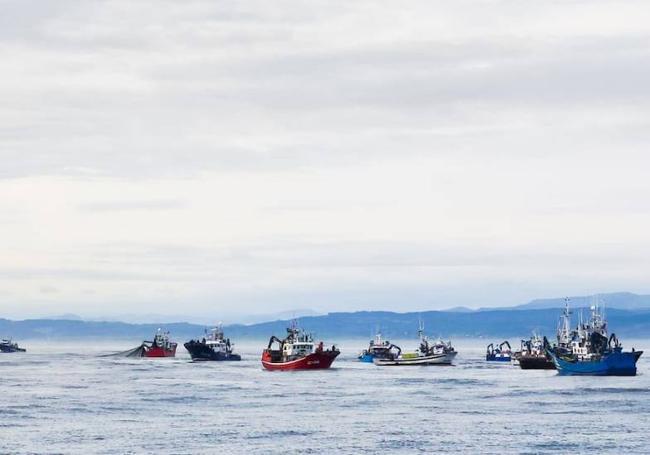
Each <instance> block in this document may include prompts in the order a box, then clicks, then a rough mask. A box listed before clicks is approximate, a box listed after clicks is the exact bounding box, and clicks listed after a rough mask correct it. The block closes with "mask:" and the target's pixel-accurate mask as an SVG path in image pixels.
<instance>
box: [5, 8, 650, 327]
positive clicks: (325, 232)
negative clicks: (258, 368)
mask: <svg viewBox="0 0 650 455" xmlns="http://www.w3.org/2000/svg"><path fill="white" fill-rule="evenodd" d="M648 23H650V6H648V5H647V4H646V3H645V2H640V1H638V2H637V1H631V2H625V4H621V3H620V2H613V1H596V2H593V1H590V2H586V1H585V2H582V1H576V2H555V1H544V2H539V1H453V2H451V1H449V2H445V1H441V2H424V1H422V2H409V3H408V5H403V4H397V3H395V2H363V1H362V2H353V3H350V2H330V1H328V2H324V1H322V2H321V1H308V2H299V3H296V2H272V3H270V2H263V1H250V2H218V3H215V2H212V1H187V2H182V3H179V2H176V1H155V2H153V1H151V2H146V1H143V2H137V3H134V2H127V1H124V2H122V1H83V2H82V1H60V2H52V3H51V4H46V5H44V4H42V3H33V2H29V1H7V2H3V3H2V5H0V99H2V103H1V104H0V160H1V163H2V165H1V166H0V227H1V229H2V230H1V233H2V235H1V236H0V247H2V251H3V255H2V256H1V257H0V270H1V271H2V274H1V275H0V299H1V300H0V302H1V306H0V308H1V309H2V310H4V311H5V312H6V313H7V314H8V315H14V316H17V315H34V314H46V313H64V312H78V313H81V314H84V315H107V314H111V313H114V314H120V313H125V312H131V313H132V312H133V308H134V306H135V308H141V309H142V313H151V312H156V311H158V312H160V313H169V314H178V307H179V306H181V307H183V308H186V309H188V311H194V312H197V313H201V314H212V313H214V314H215V318H219V317H220V316H219V314H243V313H251V314H252V313H268V312H269V311H270V310H276V309H277V310H285V309H291V308H305V307H307V306H309V305H313V306H314V307H316V308H317V309H318V310H320V311H327V310H353V309H361V308H393V309H396V310H410V309H424V308H441V307H451V306H456V305H468V306H489V305H504V304H510V303H519V302H521V301H523V300H527V299H530V298H535V297H542V296H550V295H562V294H571V293H575V294H585V293H591V292H598V291H607V290H619V289H627V290H632V291H640V292H648V291H649V290H648V289H647V277H645V276H644V275H643V273H642V272H640V270H644V269H645V270H647V267H648V259H647V258H648V257H650V256H649V255H648V253H650V244H649V243H648V241H647V234H646V233H647V232H648V228H650V219H649V217H648V213H649V212H648V209H649V208H650V207H649V206H648V204H649V203H648V200H649V198H648V196H649V195H650V183H648V180H647V177H646V174H647V172H646V170H647V169H648V167H649V164H650V158H648V155H647V150H646V149H647V144H648V139H649V137H648V131H649V128H648V126H649V125H648V123H649V122H650V120H649V119H650V90H649V89H648V84H647V81H648V80H649V79H650V46H648V44H650V30H648V26H647V24H648Z"/></svg>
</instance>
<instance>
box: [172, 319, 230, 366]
mask: <svg viewBox="0 0 650 455" xmlns="http://www.w3.org/2000/svg"><path fill="white" fill-rule="evenodd" d="M184 346H185V349H187V351H188V352H189V353H190V356H191V357H192V360H194V361H210V360H212V361H227V360H231V361H232V360H241V356H240V355H239V354H235V353H233V348H234V346H235V345H234V343H231V342H230V338H225V337H224V334H223V329H222V327H221V324H219V325H218V326H216V327H214V328H212V330H210V333H206V334H205V336H204V337H203V338H202V339H201V340H190V341H188V342H187V343H185V344H184Z"/></svg>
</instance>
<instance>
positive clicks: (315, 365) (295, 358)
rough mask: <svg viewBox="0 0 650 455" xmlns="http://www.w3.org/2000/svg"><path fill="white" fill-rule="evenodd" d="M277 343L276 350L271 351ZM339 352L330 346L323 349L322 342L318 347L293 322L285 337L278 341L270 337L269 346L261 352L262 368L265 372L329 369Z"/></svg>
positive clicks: (309, 336)
mask: <svg viewBox="0 0 650 455" xmlns="http://www.w3.org/2000/svg"><path fill="white" fill-rule="evenodd" d="M274 343H277V345H278V349H272V347H273V344H274ZM340 353H341V352H340V351H339V350H338V349H337V348H336V346H332V347H331V348H329V349H325V348H324V347H323V342H322V341H321V342H319V343H318V345H316V344H315V343H314V338H313V336H312V335H311V334H310V333H307V332H305V331H303V330H301V329H299V328H298V326H297V324H296V322H295V321H293V322H292V323H291V326H290V327H288V328H287V336H286V338H284V339H282V340H281V339H279V338H278V337H276V336H272V337H271V338H270V339H269V344H268V346H267V348H266V349H264V351H263V352H262V366H263V367H264V368H266V369H267V370H281V371H284V370H322V369H326V368H329V367H330V366H331V365H332V362H334V360H335V359H336V357H338V355H339V354H340Z"/></svg>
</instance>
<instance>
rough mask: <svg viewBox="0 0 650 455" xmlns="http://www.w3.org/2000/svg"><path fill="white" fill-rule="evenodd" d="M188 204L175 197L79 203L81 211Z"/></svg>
mask: <svg viewBox="0 0 650 455" xmlns="http://www.w3.org/2000/svg"><path fill="white" fill-rule="evenodd" d="M187 206H188V204H187V202H186V201H182V200H176V199H158V200H150V201H104V202H93V203H87V204H81V205H80V206H79V210H81V211H83V212H114V211H127V210H136V211H138V210H179V209H184V208H186V207H187Z"/></svg>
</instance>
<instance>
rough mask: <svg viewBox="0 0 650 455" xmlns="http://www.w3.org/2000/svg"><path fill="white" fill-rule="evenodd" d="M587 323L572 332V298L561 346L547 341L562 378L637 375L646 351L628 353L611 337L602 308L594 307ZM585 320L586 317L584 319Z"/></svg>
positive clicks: (559, 340) (562, 324) (560, 326)
mask: <svg viewBox="0 0 650 455" xmlns="http://www.w3.org/2000/svg"><path fill="white" fill-rule="evenodd" d="M590 310H591V317H590V319H589V321H588V322H587V323H583V322H582V320H581V321H580V322H579V324H578V325H577V327H576V328H575V329H573V330H569V327H570V323H571V322H570V315H571V312H570V310H569V303H568V299H567V300H566V303H565V308H564V311H563V313H562V315H561V317H560V322H559V323H558V332H557V344H556V345H555V346H553V347H550V345H549V343H548V341H547V340H545V345H546V352H547V353H548V355H549V356H550V357H551V358H552V360H553V362H554V364H555V367H556V369H557V370H558V373H559V374H561V375H567V376H568V375H591V376H635V375H636V363H637V361H638V360H639V357H641V355H642V354H643V351H635V350H634V348H633V349H632V351H628V352H624V351H623V346H622V345H621V343H620V342H619V340H618V338H617V337H616V335H615V334H614V333H612V334H611V335H610V336H609V338H608V336H607V321H606V319H605V316H604V313H602V312H601V308H600V305H599V304H598V302H596V303H595V304H594V305H592V306H591V308H590ZM581 319H582V318H581Z"/></svg>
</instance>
